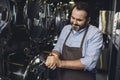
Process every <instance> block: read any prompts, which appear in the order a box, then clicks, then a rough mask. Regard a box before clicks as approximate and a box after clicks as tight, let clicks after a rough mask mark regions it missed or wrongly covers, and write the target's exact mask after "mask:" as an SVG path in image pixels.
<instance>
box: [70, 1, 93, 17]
mask: <svg viewBox="0 0 120 80" xmlns="http://www.w3.org/2000/svg"><path fill="white" fill-rule="evenodd" d="M74 8H76V9H77V10H84V11H86V12H87V18H89V17H90V15H91V11H90V6H89V5H88V4H87V3H85V2H77V3H76V4H75V5H74V6H73V8H72V10H71V11H73V9H74Z"/></svg>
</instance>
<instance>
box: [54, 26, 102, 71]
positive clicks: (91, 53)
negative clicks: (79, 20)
mask: <svg viewBox="0 0 120 80" xmlns="http://www.w3.org/2000/svg"><path fill="white" fill-rule="evenodd" d="M71 28H72V26H71V25H66V26H65V27H64V28H63V30H62V31H61V34H60V36H59V39H58V41H57V43H56V45H55V47H54V49H53V50H57V51H58V52H59V53H61V54H62V47H63V43H64V41H65V39H66V37H67V35H68V33H69V32H70V30H71ZM84 32H85V28H83V29H81V30H79V31H75V30H72V32H71V33H70V36H69V37H68V39H67V41H66V43H65V44H66V45H67V46H69V47H80V44H81V41H82V38H83V35H84ZM102 45H103V37H102V33H101V31H100V30H99V29H98V28H96V27H95V26H93V25H90V26H89V28H88V32H87V34H86V37H85V40H84V43H83V49H82V58H80V61H81V62H82V64H84V66H85V70H89V71H91V70H93V69H94V68H95V67H96V63H97V61H98V59H99V55H100V53H101V49H102ZM73 65H74V64H73Z"/></svg>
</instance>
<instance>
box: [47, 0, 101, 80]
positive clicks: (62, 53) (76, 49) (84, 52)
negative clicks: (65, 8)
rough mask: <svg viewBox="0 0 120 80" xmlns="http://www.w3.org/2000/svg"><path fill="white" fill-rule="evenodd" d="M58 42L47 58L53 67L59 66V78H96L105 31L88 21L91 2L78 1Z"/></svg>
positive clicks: (77, 79)
mask: <svg viewBox="0 0 120 80" xmlns="http://www.w3.org/2000/svg"><path fill="white" fill-rule="evenodd" d="M70 22H71V24H70V25H66V26H65V27H64V28H63V30H62V32H61V34H60V37H59V39H58V41H57V44H56V46H55V47H54V49H53V51H52V52H51V53H50V56H48V57H47V59H46V62H45V64H46V66H47V67H48V68H50V69H55V68H56V67H57V68H58V80H95V67H96V63H97V61H98V58H99V55H100V52H101V48H102V42H103V38H102V34H101V32H100V30H99V29H98V28H96V27H95V26H93V25H91V24H89V22H90V10H89V6H88V4H86V3H84V2H79V3H77V4H76V5H75V6H74V7H73V9H72V14H71V18H70Z"/></svg>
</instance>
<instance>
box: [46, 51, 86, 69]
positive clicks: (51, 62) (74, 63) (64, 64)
mask: <svg viewBox="0 0 120 80" xmlns="http://www.w3.org/2000/svg"><path fill="white" fill-rule="evenodd" d="M45 64H46V66H48V68H50V69H55V68H56V67H59V68H67V69H75V70H81V69H84V65H83V64H82V63H81V61H80V59H78V60H60V59H59V53H58V52H57V51H52V52H51V54H50V56H48V58H47V60H46V63H45Z"/></svg>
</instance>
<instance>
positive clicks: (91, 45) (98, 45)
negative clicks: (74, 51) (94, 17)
mask: <svg viewBox="0 0 120 80" xmlns="http://www.w3.org/2000/svg"><path fill="white" fill-rule="evenodd" d="M102 45H103V36H102V34H101V32H100V31H98V32H96V33H95V34H94V35H93V36H92V37H91V39H89V40H88V41H87V48H86V51H85V54H84V56H83V58H81V59H80V61H81V63H82V64H83V65H84V66H85V70H88V71H91V70H93V69H94V68H95V67H96V64H97V61H98V59H99V55H100V53H101V50H102Z"/></svg>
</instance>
